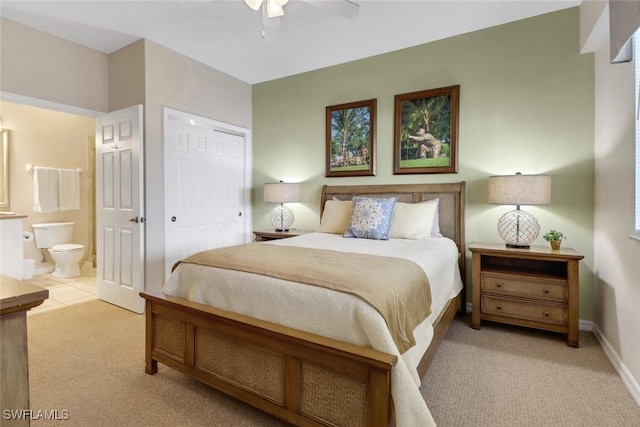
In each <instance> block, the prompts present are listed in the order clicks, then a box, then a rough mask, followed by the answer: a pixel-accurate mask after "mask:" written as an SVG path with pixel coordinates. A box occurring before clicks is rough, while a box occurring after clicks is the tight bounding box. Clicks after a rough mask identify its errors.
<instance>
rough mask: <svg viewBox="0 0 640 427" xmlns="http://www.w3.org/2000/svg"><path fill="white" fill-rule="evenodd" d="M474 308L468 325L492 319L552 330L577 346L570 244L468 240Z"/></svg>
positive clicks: (575, 267) (574, 258)
mask: <svg viewBox="0 0 640 427" xmlns="http://www.w3.org/2000/svg"><path fill="white" fill-rule="evenodd" d="M469 250H470V251H471V253H472V266H471V268H472V287H473V310H472V315H471V327H472V328H474V329H480V322H481V320H482V319H484V320H492V321H495V322H503V323H510V324H513V325H520V326H528V327H532V328H538V329H545V330H548V331H555V332H560V333H564V334H566V335H567V345H569V346H570V347H578V321H579V311H578V292H579V284H580V283H579V278H578V266H579V265H578V264H579V262H580V260H581V259H583V258H584V256H583V255H581V254H579V253H578V252H576V251H574V250H573V249H570V248H567V249H559V250H552V249H551V248H550V247H544V246H531V248H529V249H513V248H508V247H506V246H505V245H504V244H498V243H495V244H494V243H472V244H471V245H469Z"/></svg>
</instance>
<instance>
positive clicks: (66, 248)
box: [50, 243, 84, 252]
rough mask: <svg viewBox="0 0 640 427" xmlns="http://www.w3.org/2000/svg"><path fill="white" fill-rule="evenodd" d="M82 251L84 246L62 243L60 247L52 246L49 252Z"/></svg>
mask: <svg viewBox="0 0 640 427" xmlns="http://www.w3.org/2000/svg"><path fill="white" fill-rule="evenodd" d="M83 249H84V245H78V244H75V243H64V244H61V245H53V246H52V247H51V249H50V250H51V251H55V252H75V251H80V250H83Z"/></svg>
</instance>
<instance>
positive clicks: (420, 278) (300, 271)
mask: <svg viewBox="0 0 640 427" xmlns="http://www.w3.org/2000/svg"><path fill="white" fill-rule="evenodd" d="M181 262H182V263H191V264H200V265H208V266H212V267H219V268H225V269H230V270H238V271H245V272H249V273H255V274H262V275H265V276H271V277H276V278H279V279H283V280H289V281H292V282H300V283H306V284H309V285H314V286H321V287H325V288H328V289H333V290H336V291H340V292H346V293H350V294H353V295H357V296H358V297H360V298H362V299H363V300H365V301H366V302H368V303H369V304H370V305H371V306H373V307H374V308H375V309H376V310H378V312H379V313H380V314H381V315H382V317H383V318H384V319H385V322H386V323H387V326H388V327H389V331H390V332H391V336H392V338H393V340H394V342H395V343H396V345H397V347H398V350H399V351H400V353H404V352H405V351H406V350H408V349H409V348H410V347H411V346H413V345H414V344H415V339H414V337H413V330H414V329H415V327H416V326H417V325H418V324H420V323H421V322H422V321H423V320H424V319H425V318H426V317H427V316H429V314H431V288H430V287H429V279H428V278H427V275H426V274H425V272H424V270H422V268H420V266H419V265H417V264H416V263H414V262H412V261H408V260H404V259H400V258H390V257H383V256H377V255H367V254H355V253H345V252H338V251H331V250H326V249H310V248H300V247H294V246H281V245H270V244H265V243H260V242H257V243H249V244H245V245H239V246H231V247H226V248H220V249H213V250H209V251H204V252H199V253H196V254H193V255H191V256H189V257H187V258H185V259H183V260H182V261H179V262H177V263H176V264H175V265H174V266H173V269H175V268H176V267H177V266H178V264H180V263H181Z"/></svg>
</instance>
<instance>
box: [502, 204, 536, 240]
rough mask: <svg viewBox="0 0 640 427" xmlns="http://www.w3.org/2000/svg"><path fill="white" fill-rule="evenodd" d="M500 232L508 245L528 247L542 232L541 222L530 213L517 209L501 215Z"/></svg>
mask: <svg viewBox="0 0 640 427" xmlns="http://www.w3.org/2000/svg"><path fill="white" fill-rule="evenodd" d="M498 234H499V235H500V237H501V238H502V240H504V241H505V242H506V243H507V247H509V248H518V249H527V248H529V245H530V244H531V242H533V241H534V240H535V239H536V238H537V237H538V234H540V224H538V220H536V218H535V217H534V216H533V215H531V214H530V213H528V212H525V211H523V210H520V209H516V210H513V211H510V212H507V213H506V214H504V215H502V216H501V217H500V219H499V220H498Z"/></svg>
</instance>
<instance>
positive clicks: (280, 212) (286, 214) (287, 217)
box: [269, 205, 294, 231]
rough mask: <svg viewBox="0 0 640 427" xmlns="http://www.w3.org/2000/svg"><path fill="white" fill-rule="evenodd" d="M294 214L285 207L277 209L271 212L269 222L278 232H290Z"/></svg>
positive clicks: (281, 206)
mask: <svg viewBox="0 0 640 427" xmlns="http://www.w3.org/2000/svg"><path fill="white" fill-rule="evenodd" d="M293 219H294V217H293V212H292V211H291V209H289V208H288V207H286V206H284V205H280V206H278V207H276V208H275V209H274V210H273V211H271V216H270V217H269V221H270V222H271V225H272V226H273V228H275V230H276V231H289V229H290V228H291V226H292V225H293Z"/></svg>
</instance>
